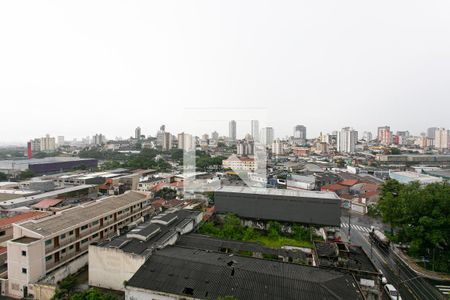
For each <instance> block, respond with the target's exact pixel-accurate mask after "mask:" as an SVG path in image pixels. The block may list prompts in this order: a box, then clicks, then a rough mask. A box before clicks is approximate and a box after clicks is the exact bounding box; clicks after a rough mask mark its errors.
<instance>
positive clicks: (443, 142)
mask: <svg viewBox="0 0 450 300" xmlns="http://www.w3.org/2000/svg"><path fill="white" fill-rule="evenodd" d="M434 134H435V135H434V147H435V148H436V149H439V150H444V149H448V144H449V131H448V130H446V129H445V128H438V129H437V130H436V131H435V133H434Z"/></svg>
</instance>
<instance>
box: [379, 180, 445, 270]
mask: <svg viewBox="0 0 450 300" xmlns="http://www.w3.org/2000/svg"><path fill="white" fill-rule="evenodd" d="M378 209H379V210H380V212H381V215H382V218H383V221H385V222H388V223H389V224H391V226H392V228H393V229H395V234H393V236H392V237H393V239H394V240H395V241H397V242H401V243H406V244H409V246H410V248H409V254H410V255H412V256H414V257H426V258H428V259H429V260H430V261H432V264H430V266H432V268H434V269H435V270H436V271H442V272H450V185H449V184H448V183H433V184H429V185H426V186H421V185H420V184H419V183H417V182H414V183H411V184H408V185H405V184H401V183H399V182H398V181H396V180H388V181H386V183H385V184H384V185H383V187H382V190H381V199H380V201H379V204H378ZM392 233H394V230H393V232H392Z"/></svg>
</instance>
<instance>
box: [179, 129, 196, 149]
mask: <svg viewBox="0 0 450 300" xmlns="http://www.w3.org/2000/svg"><path fill="white" fill-rule="evenodd" d="M194 148H195V142H194V139H193V137H192V135H191V134H189V133H184V132H182V133H179V134H178V149H184V150H193V149H194Z"/></svg>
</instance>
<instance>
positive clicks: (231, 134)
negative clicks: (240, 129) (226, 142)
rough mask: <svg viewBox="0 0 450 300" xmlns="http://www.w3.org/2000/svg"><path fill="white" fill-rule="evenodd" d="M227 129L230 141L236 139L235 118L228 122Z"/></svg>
mask: <svg viewBox="0 0 450 300" xmlns="http://www.w3.org/2000/svg"><path fill="white" fill-rule="evenodd" d="M228 130H229V135H228V137H229V138H230V141H233V142H234V141H236V121H235V120H231V121H230V123H229V124H228Z"/></svg>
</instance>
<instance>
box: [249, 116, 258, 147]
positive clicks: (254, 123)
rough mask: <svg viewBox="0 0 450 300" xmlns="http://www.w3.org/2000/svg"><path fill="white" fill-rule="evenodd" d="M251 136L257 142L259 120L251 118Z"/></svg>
mask: <svg viewBox="0 0 450 300" xmlns="http://www.w3.org/2000/svg"><path fill="white" fill-rule="evenodd" d="M251 125H252V137H253V140H254V141H255V142H259V121H258V120H252V124H251Z"/></svg>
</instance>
